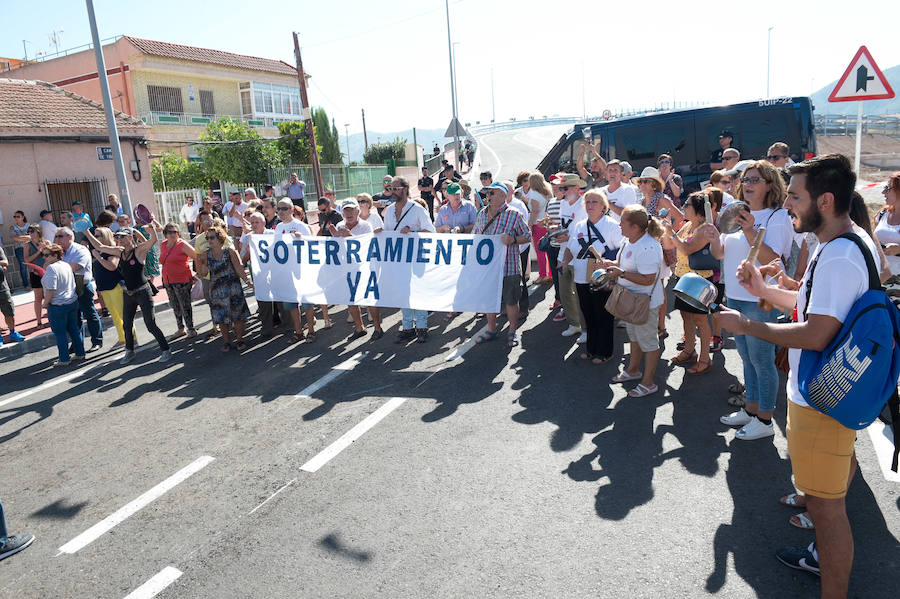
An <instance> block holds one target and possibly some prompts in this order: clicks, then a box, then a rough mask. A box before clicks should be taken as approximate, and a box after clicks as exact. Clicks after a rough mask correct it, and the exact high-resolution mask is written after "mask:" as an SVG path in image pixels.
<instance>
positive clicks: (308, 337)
mask: <svg viewBox="0 0 900 599" xmlns="http://www.w3.org/2000/svg"><path fill="white" fill-rule="evenodd" d="M306 342H307V343H315V342H316V334H315V333H307V334H306Z"/></svg>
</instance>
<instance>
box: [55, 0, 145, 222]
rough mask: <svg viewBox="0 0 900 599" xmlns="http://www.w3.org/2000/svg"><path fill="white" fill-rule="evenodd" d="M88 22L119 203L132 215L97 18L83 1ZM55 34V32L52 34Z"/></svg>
mask: <svg viewBox="0 0 900 599" xmlns="http://www.w3.org/2000/svg"><path fill="white" fill-rule="evenodd" d="M85 4H86V5H87V12H88V20H89V21H90V24H91V38H92V39H93V41H94V54H95V56H96V58H97V73H98V74H99V77H98V78H99V80H100V92H101V93H102V94H103V110H104V112H105V113H106V127H107V129H108V130H109V145H110V147H112V154H113V165H114V166H115V169H116V183H118V185H119V201H120V202H121V203H122V209H123V210H124V211H125V212H127V213H128V214H131V213H132V210H131V198H130V197H129V195H128V179H127V178H126V177H125V163H124V162H123V161H122V148H121V146H119V130H118V128H117V126H116V113H115V111H113V105H112V97H111V96H110V94H109V80H108V79H107V77H106V60H104V58H103V48H101V47H100V34H99V32H98V31H97V18H96V17H95V16H94V2H93V0H85ZM54 33H55V32H54Z"/></svg>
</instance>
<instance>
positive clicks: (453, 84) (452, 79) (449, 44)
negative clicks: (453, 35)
mask: <svg viewBox="0 0 900 599" xmlns="http://www.w3.org/2000/svg"><path fill="white" fill-rule="evenodd" d="M444 9H445V11H446V13H447V51H448V52H447V53H448V54H449V55H450V56H449V58H450V101H451V103H452V104H453V139H454V141H455V146H454V150H453V160H454V163H455V164H456V170H459V151H458V150H459V127H458V126H457V125H456V123H457V116H456V80H455V77H454V74H453V71H454V64H453V42H451V41H450V0H444Z"/></svg>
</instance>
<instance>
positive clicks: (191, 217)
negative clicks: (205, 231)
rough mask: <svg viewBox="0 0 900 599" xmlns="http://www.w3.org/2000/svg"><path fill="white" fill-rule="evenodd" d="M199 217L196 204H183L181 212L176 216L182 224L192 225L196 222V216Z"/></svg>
mask: <svg viewBox="0 0 900 599" xmlns="http://www.w3.org/2000/svg"><path fill="white" fill-rule="evenodd" d="M199 215H200V206H198V205H197V204H191V205H188V204H185V205H184V206H182V207H181V212H179V213H178V216H179V217H180V218H181V222H183V223H192V222H194V221H196V220H197V216H199Z"/></svg>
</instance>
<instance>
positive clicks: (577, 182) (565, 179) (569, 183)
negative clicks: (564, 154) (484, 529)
mask: <svg viewBox="0 0 900 599" xmlns="http://www.w3.org/2000/svg"><path fill="white" fill-rule="evenodd" d="M557 174H559V173H557ZM556 184H557V185H559V186H560V187H587V181H585V180H584V179H582V178H581V177H579V176H578V175H576V174H575V173H562V174H561V176H560V178H559V181H557V182H556Z"/></svg>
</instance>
